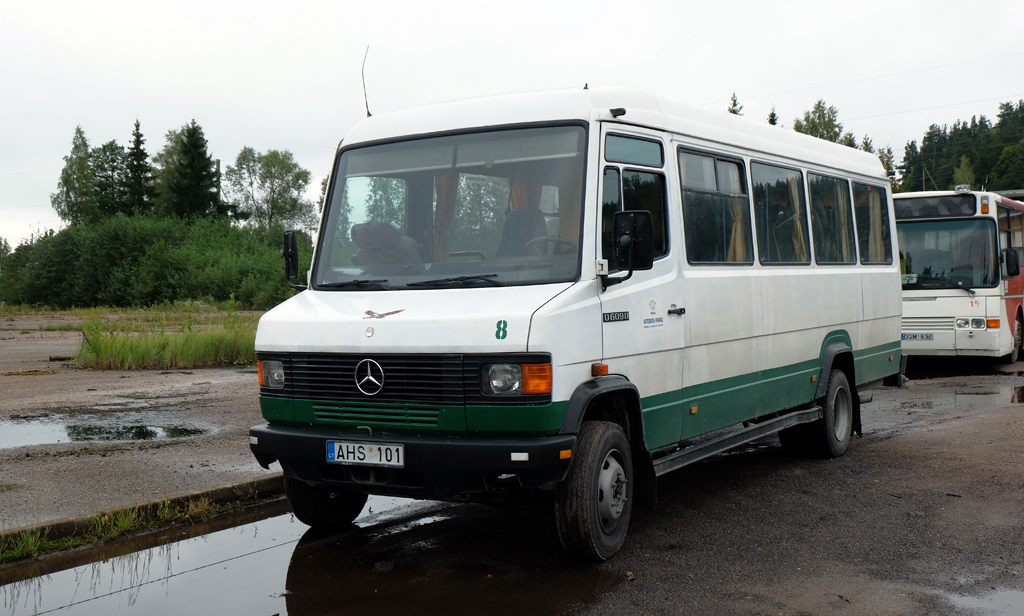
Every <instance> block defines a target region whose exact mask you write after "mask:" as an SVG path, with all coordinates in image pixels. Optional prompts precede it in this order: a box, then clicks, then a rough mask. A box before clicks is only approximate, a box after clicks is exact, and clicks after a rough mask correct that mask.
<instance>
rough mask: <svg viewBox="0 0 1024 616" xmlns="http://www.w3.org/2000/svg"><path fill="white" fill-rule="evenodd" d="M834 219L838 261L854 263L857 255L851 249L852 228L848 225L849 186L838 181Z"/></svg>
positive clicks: (843, 181)
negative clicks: (837, 237)
mask: <svg viewBox="0 0 1024 616" xmlns="http://www.w3.org/2000/svg"><path fill="white" fill-rule="evenodd" d="M835 193H836V194H835V199H836V219H837V222H838V223H839V229H838V231H839V246H840V255H839V258H840V261H841V262H842V263H856V262H857V254H856V251H855V250H854V248H853V226H852V225H850V185H849V184H848V183H847V182H846V181H845V180H842V181H838V182H836V185H835Z"/></svg>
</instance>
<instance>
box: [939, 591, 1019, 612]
mask: <svg viewBox="0 0 1024 616" xmlns="http://www.w3.org/2000/svg"><path fill="white" fill-rule="evenodd" d="M948 598H949V600H950V601H951V602H952V603H953V604H954V605H956V606H957V607H965V608H968V609H975V610H979V611H978V614H979V616H981V615H984V616H990V615H991V616H996V615H999V616H1011V615H1017V614H1024V591H1020V590H998V591H996V592H993V593H989V594H987V595H982V596H980V597H966V596H963V595H949V596H948Z"/></svg>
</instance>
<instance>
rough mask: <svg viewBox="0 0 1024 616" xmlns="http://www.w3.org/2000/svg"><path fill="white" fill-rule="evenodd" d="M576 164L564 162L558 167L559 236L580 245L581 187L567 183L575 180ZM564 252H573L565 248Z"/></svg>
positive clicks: (568, 247)
mask: <svg viewBox="0 0 1024 616" xmlns="http://www.w3.org/2000/svg"><path fill="white" fill-rule="evenodd" d="M574 164H575V163H574V162H573V163H570V162H564V163H562V164H560V165H559V167H558V168H559V175H558V178H559V179H558V183H557V185H558V235H559V236H560V237H563V238H565V239H567V240H570V241H572V242H574V243H576V244H579V241H580V206H581V204H582V196H581V195H580V186H579V184H578V183H576V182H566V181H565V180H568V179H570V178H573V179H574V175H573V173H572V170H573V168H574V167H573V165H574ZM562 252H572V247H571V246H568V245H566V246H563V247H562Z"/></svg>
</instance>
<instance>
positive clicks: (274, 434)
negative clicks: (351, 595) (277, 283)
mask: <svg viewBox="0 0 1024 616" xmlns="http://www.w3.org/2000/svg"><path fill="white" fill-rule="evenodd" d="M888 186H889V184H888V181H887V178H886V175H885V172H884V170H883V168H882V166H881V164H880V163H879V161H878V160H877V159H876V158H875V157H874V156H872V155H870V154H867V153H865V152H861V151H858V150H855V149H852V148H848V147H844V146H840V145H837V144H834V143H828V142H826V141H822V140H819V139H815V138H812V137H808V136H806V135H802V134H799V133H796V132H794V131H791V130H784V129H782V128H779V127H775V126H771V125H768V124H763V123H758V122H754V121H751V120H748V119H745V118H741V117H738V116H735V115H731V114H728V113H724V112H717V111H711V110H707V109H703V108H700V107H695V106H691V105H687V104H684V103H681V102H677V101H673V100H671V99H668V98H664V97H661V96H657V95H655V94H653V93H651V92H648V91H644V90H635V89H621V88H591V89H587V88H580V89H574V90H562V91H552V92H537V93H524V94H515V95H505V96H496V97H488V98H479V99H474V100H466V101H459V102H452V103H445V104H437V105H431V106H427V107H422V108H418V109H411V110H408V111H401V112H394V113H389V114H380V115H374V116H372V117H367V118H366V119H364V120H362V121H360V122H359V123H358V124H357V125H356V126H355V127H354V128H352V130H351V131H350V132H349V133H348V135H347V136H346V137H345V139H344V141H343V142H342V143H341V145H340V146H339V148H338V152H337V156H336V159H335V163H334V168H333V171H332V177H331V180H330V187H329V190H328V193H327V196H326V199H325V204H324V208H323V217H322V221H321V224H320V228H319V232H318V234H317V236H316V238H315V246H314V250H313V258H312V265H311V269H310V271H309V272H308V274H307V276H306V285H305V287H306V288H305V290H303V291H302V292H300V293H298V294H297V295H296V296H294V297H293V298H291V299H289V300H287V301H286V302H284V303H283V304H281V305H280V306H278V307H276V308H274V309H273V310H271V311H269V312H267V313H266V314H265V315H264V316H263V318H262V319H261V321H260V324H259V328H258V331H257V335H256V351H257V356H258V361H259V374H260V405H261V410H262V414H263V417H264V419H265V423H263V424H261V425H258V426H254V427H253V428H252V429H251V431H250V447H251V449H252V452H253V453H254V455H255V456H256V458H257V460H258V461H259V463H260V464H262V465H263V466H264V467H269V465H270V464H272V463H273V462H278V463H280V465H281V468H282V469H283V472H284V484H285V491H286V494H287V496H288V499H289V500H290V502H291V505H292V507H293V510H294V512H295V515H296V516H297V517H298V518H299V519H300V520H301V521H303V522H305V523H307V524H310V525H313V526H334V525H343V524H348V523H350V522H351V521H352V520H353V519H354V518H355V517H356V516H357V515H358V514H359V513H360V511H361V509H362V508H363V506H364V504H365V502H366V499H367V495H369V494H381V495H393V496H406V497H413V498H425V499H443V500H456V501H481V502H493V503H502V502H510V501H518V500H522V499H533V500H539V501H542V502H543V501H547V502H550V503H551V504H552V508H553V511H554V519H555V525H556V527H557V530H558V536H559V538H560V540H561V543H562V545H563V546H564V547H565V549H566V550H568V551H569V552H571V553H572V554H575V555H578V556H582V557H585V558H593V559H606V558H608V557H610V556H612V555H613V554H615V553H616V552H617V551H618V550H619V549H620V547H621V546H622V545H623V540H624V538H625V536H626V530H627V528H628V525H629V520H630V516H631V512H632V507H633V505H634V503H647V504H651V503H654V501H655V489H656V485H657V482H656V477H657V476H659V475H661V474H663V473H666V472H668V471H670V470H673V469H676V468H679V467H681V466H683V465H686V464H689V463H692V462H695V461H697V460H701V459H704V458H706V457H708V456H710V455H713V454H716V453H719V452H722V451H725V450H727V449H729V448H732V447H735V446H737V445H740V444H743V443H747V442H750V441H753V440H755V439H759V438H762V437H764V436H766V435H770V434H773V433H779V438H780V439H781V441H782V444H783V445H784V446H785V447H786V448H787V449H790V450H792V451H796V452H800V453H811V454H816V455H823V456H833V457H834V456H840V455H842V454H843V453H844V451H845V450H846V448H847V445H848V443H849V441H850V437H851V434H852V433H859V432H860V405H861V404H862V403H864V402H866V401H868V400H870V393H869V392H867V391H866V390H868V389H869V388H870V387H872V386H873V385H876V384H879V383H880V382H882V381H883V379H886V378H887V377H892V376H894V375H898V373H899V366H900V360H901V349H900V332H899V318H900V273H899V263H898V261H897V260H896V259H894V255H895V222H894V220H893V209H892V199H891V196H890V194H889V190H888ZM285 243H286V249H285V255H286V258H287V267H288V271H289V272H290V274H291V275H294V274H295V272H296V271H297V269H298V261H297V255H296V249H295V246H296V242H295V236H294V234H286V242H285Z"/></svg>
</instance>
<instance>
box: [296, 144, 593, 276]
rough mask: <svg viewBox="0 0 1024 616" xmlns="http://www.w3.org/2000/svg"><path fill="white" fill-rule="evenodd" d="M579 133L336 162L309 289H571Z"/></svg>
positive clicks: (396, 150) (386, 147) (402, 147)
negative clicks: (564, 285) (552, 285)
mask: <svg viewBox="0 0 1024 616" xmlns="http://www.w3.org/2000/svg"><path fill="white" fill-rule="evenodd" d="M585 148H586V130H585V129H584V128H583V127H581V126H575V125H574V126H555V127H544V128H524V129H514V130H498V131H490V132H475V133H468V134H458V135H447V136H443V137H435V138H428V139H414V140H408V141H401V142H395V143H386V144H381V145H371V146H367V147H360V148H353V149H350V150H346V151H344V152H342V155H341V157H340V159H339V161H338V163H337V165H338V166H337V169H336V172H335V174H334V178H333V187H332V190H331V197H330V204H329V208H330V210H329V211H328V213H327V217H326V220H325V222H324V225H323V228H322V229H321V235H320V240H319V243H318V248H317V250H318V255H317V258H316V263H315V265H314V268H313V279H312V282H313V286H314V288H318V289H331V290H339V291H365V290H379V289H403V288H410V289H412V288H423V287H431V286H490V285H495V286H502V285H523V284H543V283H548V282H565V281H571V280H575V279H576V278H578V276H579V269H580V265H579V264H580V254H579V253H580V233H581V228H582V226H581V224H580V215H581V210H582V205H583V182H584V158H585V155H584V153H585V151H586V149H585Z"/></svg>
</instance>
